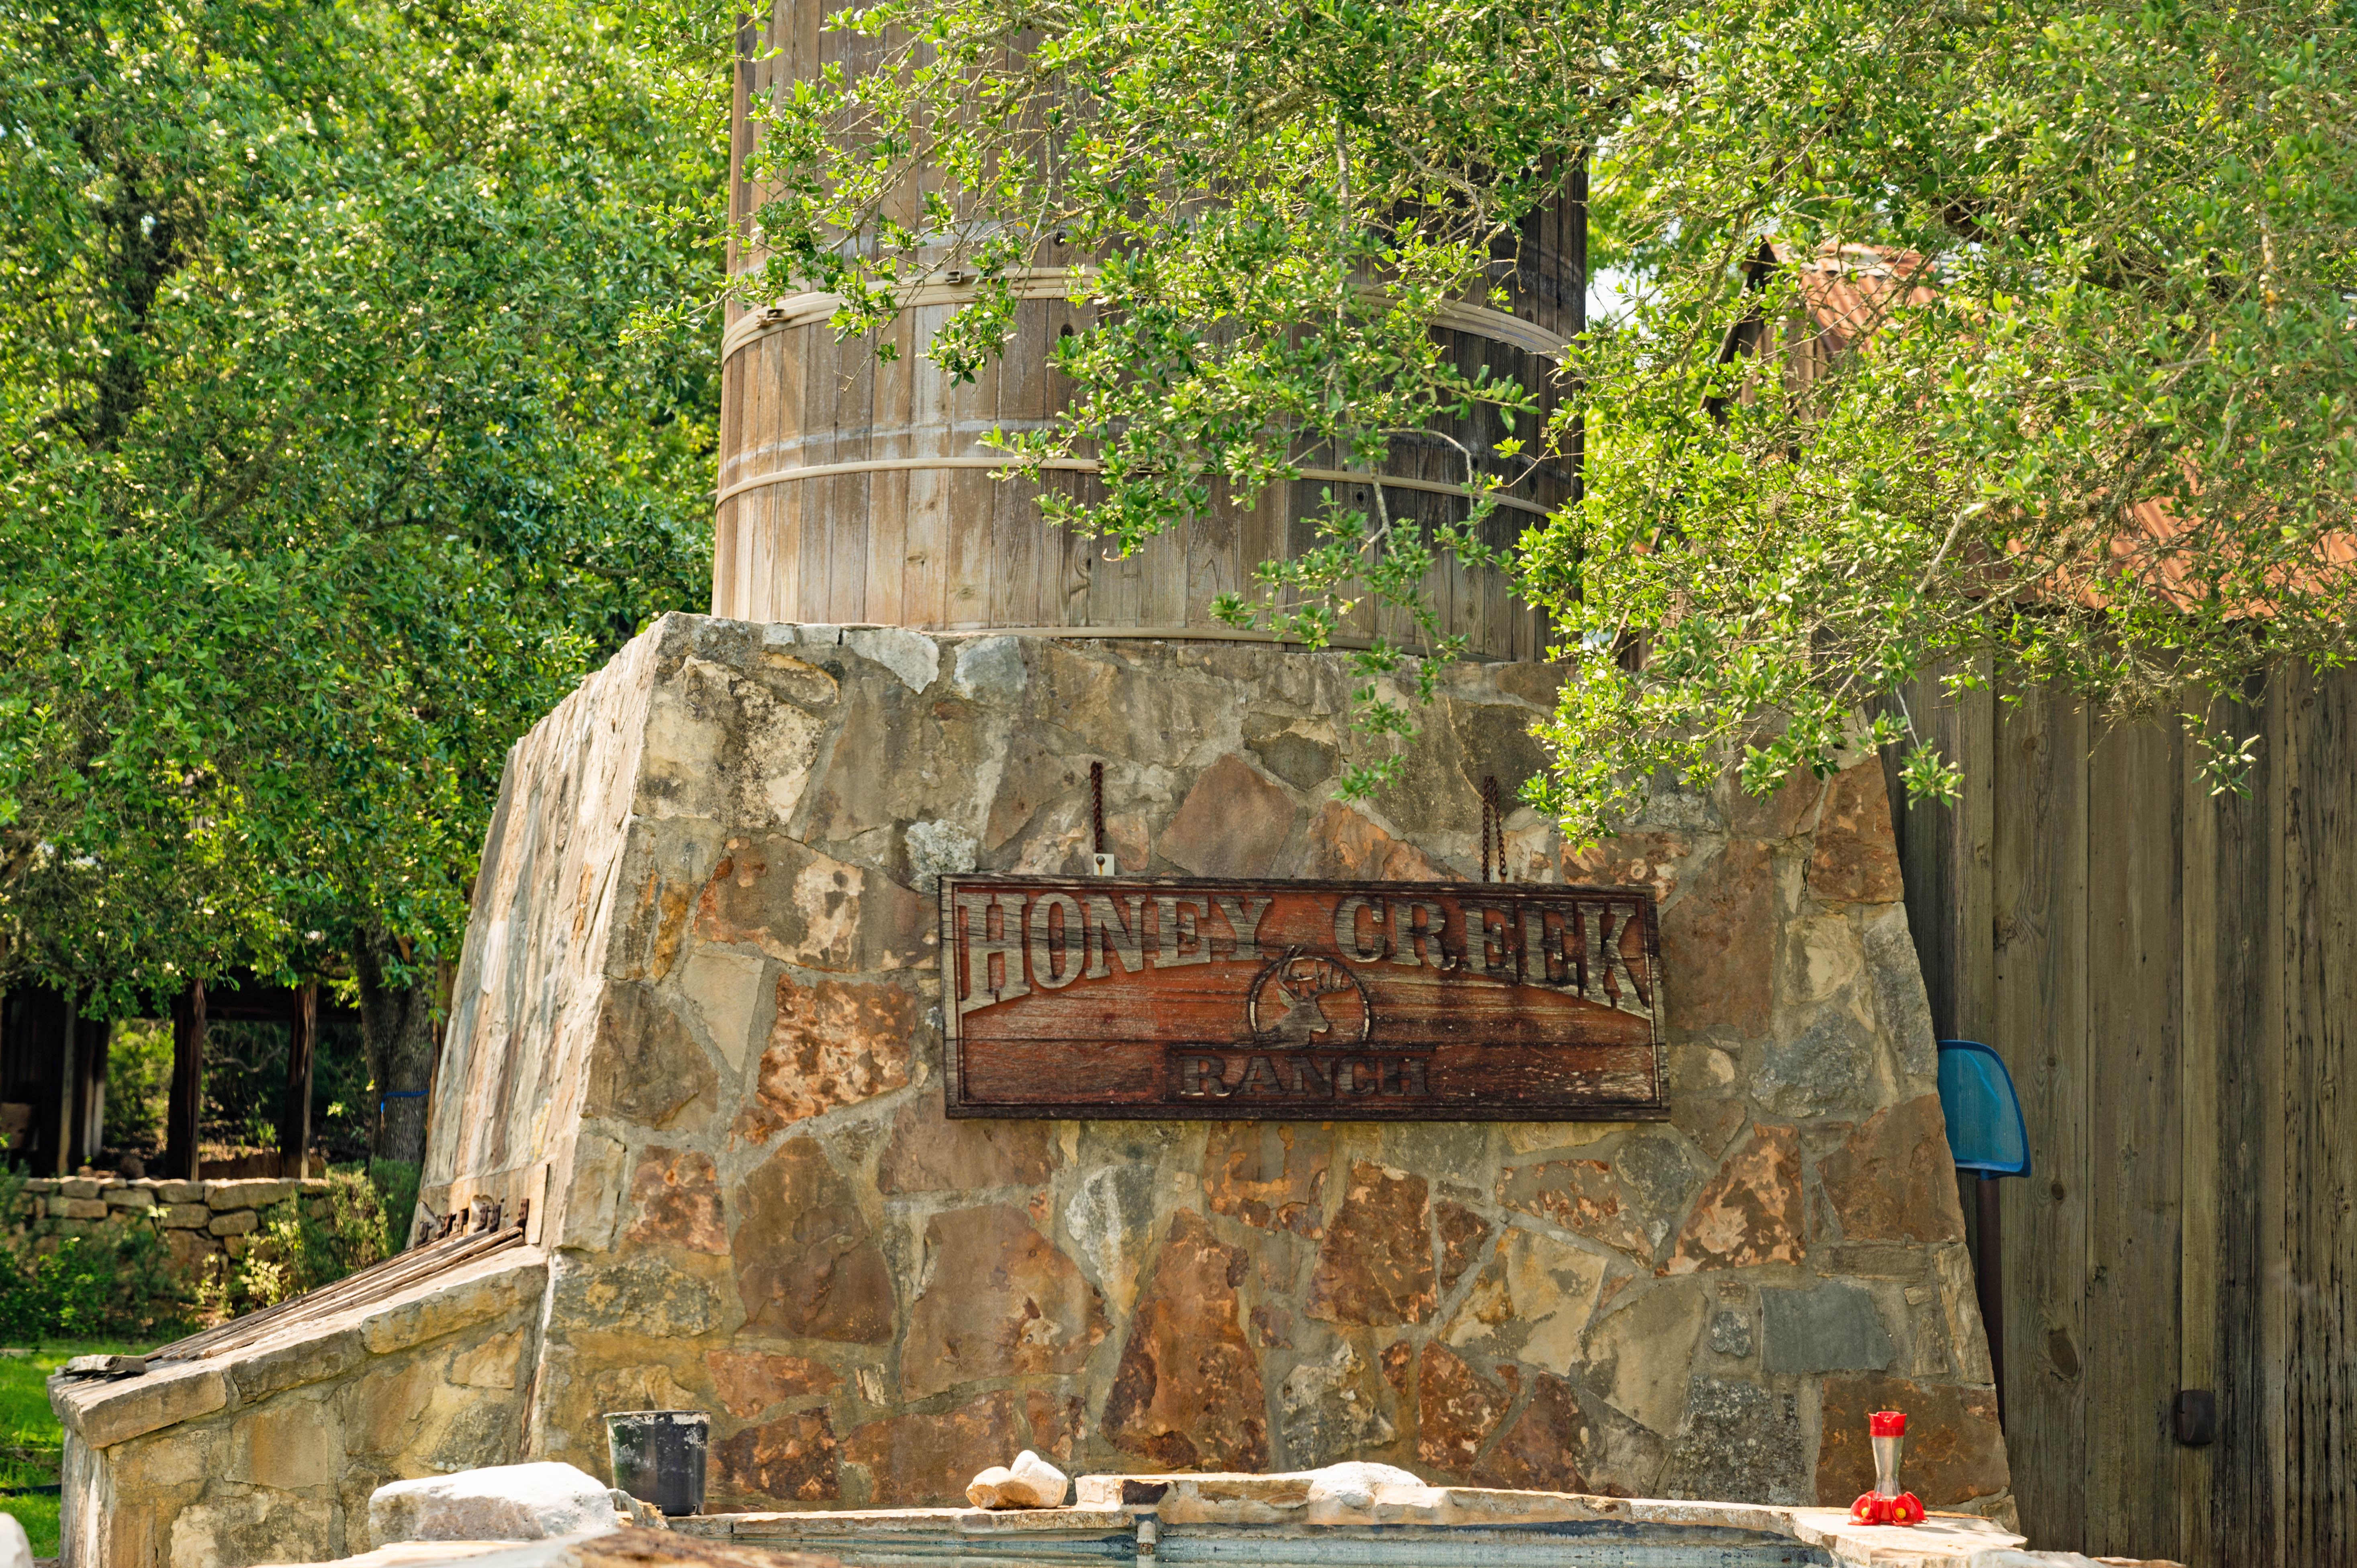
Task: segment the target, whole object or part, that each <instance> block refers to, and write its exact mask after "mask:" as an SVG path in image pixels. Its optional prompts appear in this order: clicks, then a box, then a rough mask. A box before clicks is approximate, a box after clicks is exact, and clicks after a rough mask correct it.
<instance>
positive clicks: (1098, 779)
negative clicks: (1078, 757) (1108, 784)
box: [1089, 762, 1105, 854]
mask: <svg viewBox="0 0 2357 1568" xmlns="http://www.w3.org/2000/svg"><path fill="white" fill-rule="evenodd" d="M1089 818H1090V821H1091V822H1093V823H1094V824H1095V826H1096V835H1097V836H1096V838H1095V840H1094V848H1093V850H1092V853H1093V854H1103V853H1104V852H1105V851H1104V764H1103V763H1102V762H1092V763H1090V764H1089Z"/></svg>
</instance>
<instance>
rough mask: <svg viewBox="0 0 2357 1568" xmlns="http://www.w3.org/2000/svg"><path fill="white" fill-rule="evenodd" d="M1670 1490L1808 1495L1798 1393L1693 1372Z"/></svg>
mask: <svg viewBox="0 0 2357 1568" xmlns="http://www.w3.org/2000/svg"><path fill="white" fill-rule="evenodd" d="M1663 1479H1664V1482H1665V1486H1664V1487H1663V1490H1664V1492H1665V1493H1666V1495H1668V1496H1670V1497H1673V1498H1707V1499H1711V1500H1714V1501H1719V1502H1735V1503H1781V1504H1785V1505H1788V1506H1789V1505H1792V1504H1796V1503H1800V1502H1803V1501H1805V1500H1806V1498H1807V1497H1808V1494H1809V1492H1810V1490H1811V1488H1810V1485H1809V1475H1808V1455H1807V1451H1806V1448H1805V1447H1804V1445H1803V1443H1802V1441H1801V1416H1800V1412H1799V1410H1798V1409H1797V1408H1796V1407H1795V1405H1794V1403H1793V1400H1792V1395H1790V1394H1787V1393H1777V1392H1772V1391H1770V1390H1767V1389H1763V1388H1761V1387H1760V1386H1759V1385H1758V1384H1757V1383H1747V1382H1739V1381H1737V1380H1731V1379H1726V1378H1699V1377H1698V1378H1695V1380H1693V1382H1692V1383H1691V1384H1690V1385H1689V1386H1688V1388H1687V1390H1686V1419H1685V1424H1684V1426H1683V1427H1681V1428H1680V1429H1679V1432H1678V1436H1677V1441H1676V1442H1675V1444H1673V1445H1672V1448H1671V1451H1670V1467H1669V1471H1668V1473H1667V1474H1666V1475H1665V1476H1664V1477H1663Z"/></svg>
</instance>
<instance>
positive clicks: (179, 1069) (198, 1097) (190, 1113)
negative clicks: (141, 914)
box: [164, 980, 205, 1181]
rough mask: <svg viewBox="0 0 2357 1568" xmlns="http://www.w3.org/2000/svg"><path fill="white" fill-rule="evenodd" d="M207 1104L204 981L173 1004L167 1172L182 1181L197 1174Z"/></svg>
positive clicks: (191, 986) (191, 985)
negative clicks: (202, 1123)
mask: <svg viewBox="0 0 2357 1568" xmlns="http://www.w3.org/2000/svg"><path fill="white" fill-rule="evenodd" d="M204 1105H205V983H204V982H203V981H201V980H191V981H190V982H188V990H187V991H185V992H183V993H181V995H180V997H179V1000H178V1001H177V1002H175V1003H173V1004H172V1102H171V1110H170V1112H169V1114H168V1118H167V1125H166V1130H165V1131H166V1136H165V1145H164V1171H165V1174H166V1175H167V1176H173V1177H176V1178H177V1179H178V1180H181V1181H195V1180H196V1179H197V1176H198V1161H199V1159H200V1158H201V1157H202V1156H201V1155H199V1153H198V1149H197V1140H198V1130H199V1123H200V1122H202V1120H203V1117H204Z"/></svg>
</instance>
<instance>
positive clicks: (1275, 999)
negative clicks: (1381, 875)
mask: <svg viewBox="0 0 2357 1568" xmlns="http://www.w3.org/2000/svg"><path fill="white" fill-rule="evenodd" d="M1660 954H1661V940H1660V934H1659V928H1658V924H1657V921H1656V918H1655V914H1654V908H1653V898H1652V893H1651V891H1650V890H1648V889H1646V888H1642V887H1557V886H1544V885H1539V884H1526V883H1513V884H1499V883H1446V882H1443V883H1433V882H1227V881H1210V880H1179V879H1172V878H1159V879H1148V878H1114V877H1094V878H1077V879H1066V878H1055V877H1036V876H992V875H971V876H945V877H943V878H942V998H943V1000H942V1015H943V1017H944V1019H945V1020H946V1022H947V1026H948V1029H947V1032H948V1036H949V1047H950V1048H949V1075H948V1076H949V1085H948V1093H949V1113H950V1114H951V1115H952V1116H1097V1117H1107V1116H1127V1117H1154V1118H1182V1119H1183V1118H1194V1117H1216V1118H1223V1119H1240V1120H1272V1121H1275V1120H1287V1121H1367V1120H1413V1121H1469V1120H1485V1121H1560V1120H1572V1119H1579V1118H1605V1119H1610V1120H1616V1121H1619V1120H1641V1119H1646V1118H1656V1117H1661V1116H1664V1115H1666V1114H1668V1107H1667V1106H1666V1105H1665V1104H1664V1103H1663V1096H1662V1035H1661V1026H1660V1021H1661V958H1660Z"/></svg>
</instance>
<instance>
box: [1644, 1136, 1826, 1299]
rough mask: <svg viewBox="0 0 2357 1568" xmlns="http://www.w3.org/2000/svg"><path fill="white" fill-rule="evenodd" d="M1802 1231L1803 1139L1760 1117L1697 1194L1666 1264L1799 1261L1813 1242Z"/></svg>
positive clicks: (1683, 1267)
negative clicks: (1739, 1145) (1715, 1174)
mask: <svg viewBox="0 0 2357 1568" xmlns="http://www.w3.org/2000/svg"><path fill="white" fill-rule="evenodd" d="M1801 1236H1802V1230H1801V1147H1800V1140H1799V1139H1798V1138H1797V1137H1796V1136H1795V1135H1794V1133H1793V1130H1792V1128H1790V1127H1786V1126H1779V1125H1776V1124H1774V1123H1770V1122H1762V1123H1760V1124H1757V1125H1755V1126H1754V1127H1753V1128H1752V1129H1751V1138H1750V1141H1749V1143H1747V1144H1744V1145H1742V1146H1741V1147H1740V1148H1738V1150H1737V1151H1736V1152H1735V1154H1734V1155H1731V1156H1730V1157H1729V1158H1728V1159H1727V1163H1726V1164H1725V1165H1721V1166H1720V1167H1719V1173H1718V1175H1717V1177H1716V1178H1715V1179H1713V1180H1712V1181H1711V1182H1710V1183H1709V1185H1707V1186H1706V1187H1704V1188H1703V1192H1702V1196H1701V1197H1697V1198H1695V1207H1694V1212H1693V1214H1691V1215H1690V1216H1688V1218H1687V1219H1686V1223H1685V1229H1684V1230H1682V1231H1680V1232H1679V1234H1678V1240H1677V1246H1676V1247H1675V1248H1674V1250H1673V1251H1672V1252H1671V1255H1670V1262H1669V1264H1668V1267H1667V1272H1668V1273H1673V1274H1683V1273H1693V1272H1694V1271H1695V1270H1697V1269H1740V1268H1749V1267H1750V1266H1751V1265H1752V1264H1755V1263H1797V1262H1800V1261H1801V1259H1802V1257H1803V1255H1804V1254H1805V1253H1806V1251H1807V1250H1808V1249H1807V1246H1806V1244H1805V1243H1804V1242H1803V1240H1801Z"/></svg>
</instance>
